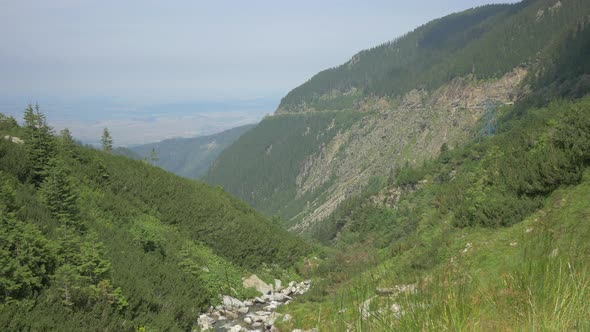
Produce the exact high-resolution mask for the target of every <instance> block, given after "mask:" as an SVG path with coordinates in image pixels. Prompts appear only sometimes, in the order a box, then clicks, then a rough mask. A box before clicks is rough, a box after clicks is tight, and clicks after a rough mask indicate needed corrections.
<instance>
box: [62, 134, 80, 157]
mask: <svg viewBox="0 0 590 332" xmlns="http://www.w3.org/2000/svg"><path fill="white" fill-rule="evenodd" d="M59 142H60V148H61V149H62V152H63V153H64V154H65V155H66V156H68V157H74V147H75V146H76V142H74V138H73V137H72V133H71V132H70V130H69V129H68V128H64V129H62V130H61V131H60V132H59Z"/></svg>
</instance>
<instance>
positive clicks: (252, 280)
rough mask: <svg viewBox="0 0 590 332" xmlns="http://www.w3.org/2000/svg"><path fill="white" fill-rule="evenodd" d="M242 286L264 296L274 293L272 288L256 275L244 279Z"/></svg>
mask: <svg viewBox="0 0 590 332" xmlns="http://www.w3.org/2000/svg"><path fill="white" fill-rule="evenodd" d="M242 285H243V286H244V288H255V289H256V290H257V291H259V292H260V293H262V294H270V293H272V286H270V285H268V284H267V283H265V282H264V281H262V280H260V278H258V276H256V275H255V274H253V275H251V276H250V277H248V278H247V279H244V281H243V282H242Z"/></svg>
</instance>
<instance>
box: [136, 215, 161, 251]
mask: <svg viewBox="0 0 590 332" xmlns="http://www.w3.org/2000/svg"><path fill="white" fill-rule="evenodd" d="M166 231H167V230H166V228H165V227H164V226H163V225H162V224H161V223H160V221H159V220H158V219H156V218H155V217H152V216H150V215H142V216H141V217H139V218H137V220H136V221H135V223H134V225H133V227H132V228H131V234H132V235H133V241H134V242H135V243H136V244H137V245H138V246H140V247H141V248H143V250H144V251H145V252H150V251H159V252H160V253H161V254H164V251H163V250H164V246H163V244H164V237H163V233H164V232H166Z"/></svg>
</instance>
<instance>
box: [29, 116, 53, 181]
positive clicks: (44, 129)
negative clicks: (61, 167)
mask: <svg viewBox="0 0 590 332" xmlns="http://www.w3.org/2000/svg"><path fill="white" fill-rule="evenodd" d="M24 121H25V137H24V141H25V148H26V151H27V155H28V158H29V161H30V163H31V165H32V176H33V179H32V180H33V183H35V184H36V185H39V184H40V183H41V181H43V176H44V173H45V168H46V167H47V163H48V162H49V159H50V158H51V156H52V155H54V153H55V141H54V139H53V136H52V135H53V129H52V128H51V127H49V125H47V120H46V118H45V115H44V114H42V113H41V112H40V111H39V105H35V109H34V110H33V106H32V105H29V106H28V107H27V108H26V109H25V113H24Z"/></svg>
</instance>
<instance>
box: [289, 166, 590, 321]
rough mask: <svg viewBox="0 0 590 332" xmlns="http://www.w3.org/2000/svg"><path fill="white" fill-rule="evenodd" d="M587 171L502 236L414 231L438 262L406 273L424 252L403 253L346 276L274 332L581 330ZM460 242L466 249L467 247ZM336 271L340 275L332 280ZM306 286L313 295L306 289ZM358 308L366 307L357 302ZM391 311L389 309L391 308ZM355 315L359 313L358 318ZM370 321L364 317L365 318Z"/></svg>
mask: <svg viewBox="0 0 590 332" xmlns="http://www.w3.org/2000/svg"><path fill="white" fill-rule="evenodd" d="M589 197H590V171H587V172H586V173H585V175H584V179H583V181H582V183H580V184H579V185H576V186H571V187H567V188H562V189H559V190H557V191H555V192H554V193H553V194H552V195H550V196H549V198H548V199H547V200H546V202H545V206H544V208H543V209H541V210H539V211H537V212H536V213H534V214H533V215H531V216H530V217H528V218H527V219H526V220H523V221H522V222H520V223H518V224H515V225H513V226H511V227H506V228H500V229H489V228H464V229H452V230H450V231H449V232H450V233H448V232H447V233H445V231H444V230H443V228H444V227H445V226H444V225H445V222H444V221H443V222H439V223H437V224H432V225H430V226H428V227H427V226H423V225H422V227H421V228H420V231H419V233H420V234H419V236H420V238H421V239H422V240H423V241H430V242H433V241H437V239H438V240H440V239H441V238H442V239H444V240H442V241H439V242H436V243H437V244H439V245H440V246H441V247H440V248H439V250H438V253H439V255H440V257H442V258H441V261H440V262H439V264H436V265H434V266H432V267H429V268H427V269H424V270H422V271H415V273H412V269H411V268H409V267H408V266H409V265H411V264H412V262H414V261H415V260H418V259H419V258H420V256H423V255H424V254H425V253H428V251H427V249H425V248H420V247H412V248H410V249H408V250H404V251H401V252H399V253H397V254H396V255H394V256H393V257H390V258H389V259H386V260H385V261H384V262H382V263H381V264H379V265H374V266H372V267H371V266H370V267H369V268H367V269H364V270H362V269H358V267H357V269H356V270H354V269H353V268H350V270H349V271H348V272H349V273H350V276H352V277H351V278H350V279H349V280H348V281H343V282H341V283H340V284H339V286H337V287H336V288H335V289H334V288H333V290H332V291H331V292H330V293H329V295H327V296H324V297H319V298H317V299H314V300H313V301H306V300H305V298H303V299H302V300H298V301H296V302H294V303H293V304H291V305H289V306H288V307H287V308H284V309H283V310H285V311H288V312H289V313H291V314H292V315H293V316H294V319H293V320H292V321H291V322H290V323H283V325H280V326H279V327H280V328H281V327H282V329H285V330H289V329H292V328H303V329H309V328H313V327H317V328H319V330H320V331H576V330H577V331H586V330H590V301H588V298H590V265H589V264H588V263H590V255H589V253H590V243H588V242H587V239H588V238H589V236H590V224H589V222H590V200H589V199H588V198H589ZM468 243H469V245H467V244H468ZM343 271H346V267H342V270H341V271H340V272H339V273H343ZM412 282H415V283H416V285H417V291H416V292H400V293H399V294H397V295H395V296H378V295H376V289H377V288H378V287H393V286H395V285H402V284H404V283H406V284H407V283H412ZM315 287H321V286H318V285H317V284H316V286H315ZM367 300H369V301H368V303H369V304H366V303H367ZM392 307H393V309H392ZM364 309H368V311H367V310H364ZM367 312H369V313H370V314H369V315H367V314H366V313H367Z"/></svg>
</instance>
